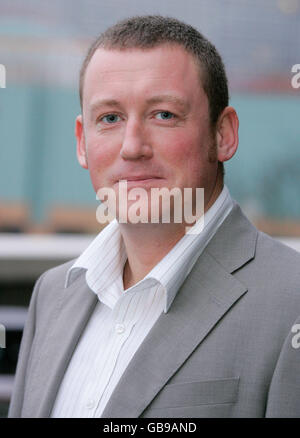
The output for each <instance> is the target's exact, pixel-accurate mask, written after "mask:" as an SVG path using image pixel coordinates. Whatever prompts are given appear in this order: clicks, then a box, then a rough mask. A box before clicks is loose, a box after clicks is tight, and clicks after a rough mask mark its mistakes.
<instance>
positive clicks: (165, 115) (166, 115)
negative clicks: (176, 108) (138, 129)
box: [156, 111, 175, 120]
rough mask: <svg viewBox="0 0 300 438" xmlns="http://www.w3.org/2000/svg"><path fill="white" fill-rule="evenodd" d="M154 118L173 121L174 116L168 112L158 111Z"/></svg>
mask: <svg viewBox="0 0 300 438" xmlns="http://www.w3.org/2000/svg"><path fill="white" fill-rule="evenodd" d="M156 116H159V117H158V118H159V119H160V120H170V119H173V118H174V117H175V116H174V114H173V113H170V112H169V111H160V112H159V113H157V114H156Z"/></svg>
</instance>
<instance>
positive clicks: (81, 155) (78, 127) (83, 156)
mask: <svg viewBox="0 0 300 438" xmlns="http://www.w3.org/2000/svg"><path fill="white" fill-rule="evenodd" d="M75 136H76V153H77V159H78V162H79V164H80V166H82V167H83V168H84V169H88V161H87V150H86V144H85V137H84V130H83V120H82V115H81V114H80V115H79V116H77V117H76V122H75Z"/></svg>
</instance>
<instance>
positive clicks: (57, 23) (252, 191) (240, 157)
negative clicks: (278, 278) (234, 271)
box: [0, 0, 300, 416]
mask: <svg viewBox="0 0 300 438" xmlns="http://www.w3.org/2000/svg"><path fill="white" fill-rule="evenodd" d="M156 13H159V14H162V15H169V16H173V17H176V18H179V19H182V20H183V21H186V22H187V23H190V24H191V25H193V26H195V27H196V28H197V29H198V30H200V32H202V33H203V34H204V35H205V36H207V37H208V38H209V39H210V40H211V41H212V42H213V43H214V44H215V45H216V47H217V49H218V50H219V52H220V53H221V55H222V57H223V59H224V62H225V65H226V69H227V73H228V77H229V85H230V92H231V104H232V105H233V106H234V107H235V108H236V109H237V112H238V115H239V118H240V146H239V149H238V152H237V154H236V156H235V157H234V158H233V159H232V160H230V161H229V162H228V163H226V165H225V170H226V183H227V185H228V186H229V188H230V190H231V192H232V195H233V197H234V198H235V199H236V200H237V201H238V202H239V203H240V204H241V205H242V207H243V208H244V210H245V211H246V213H247V214H248V216H249V217H250V218H251V219H252V220H253V221H254V222H255V223H256V225H257V226H258V227H259V228H260V229H262V230H264V231H266V232H268V233H270V234H273V235H275V236H285V237H286V238H288V237H290V238H294V237H300V201H299V199H300V196H299V194H300V165H299V162H300V124H299V114H300V107H299V98H300V88H298V89H295V88H293V87H292V85H291V80H292V76H293V74H292V72H291V69H292V66H293V65H295V64H300V0H264V1H263V2H262V1H260V0H243V1H241V0H226V1H224V0H187V1H186V2H182V1H181V0H165V1H163V2H162V1H161V0H152V1H151V2H148V1H147V0H111V1H110V2H105V1H103V0H52V1H51V2H41V1H40V0H27V1H26V2H24V1H23V0H13V1H12V0H1V1H0V64H2V65H3V66H4V67H5V70H6V88H0V145H1V147H0V323H2V324H4V322H5V323H6V325H7V328H8V334H7V345H8V346H9V348H7V349H6V350H4V349H1V348H0V416H4V415H6V412H7V406H8V401H9V397H10V391H11V386H12V382H13V374H14V371H15V365H16V360H17V354H18V348H19V342H20V338H21V333H22V327H23V323H24V319H25V314H26V308H27V305H28V303H29V300H30V296H31V292H32V287H33V284H34V282H35V280H36V279H37V277H38V276H39V275H40V273H42V272H43V271H45V270H46V269H48V268H49V267H51V266H55V265H57V264H59V263H62V262H63V261H65V260H70V259H72V258H74V257H76V256H77V255H78V254H79V253H80V252H81V251H82V250H83V249H84V248H85V247H86V246H87V245H88V243H89V242H90V240H91V239H92V237H93V235H94V234H95V233H97V232H98V231H100V229H101V225H100V224H99V223H97V221H96V207H97V206H98V202H97V200H96V195H95V193H94V190H93V188H92V185H91V183H90V180H89V175H88V172H87V171H86V170H84V169H82V168H81V167H80V166H79V164H78V162H77V159H76V153H75V137H74V121H75V117H76V116H77V114H79V113H80V106H79V99H78V91H77V87H78V73H79V68H80V65H81V62H82V60H83V57H84V55H85V52H86V50H87V48H88V46H89V44H90V43H91V42H92V40H93V39H94V38H95V37H96V36H97V35H98V34H99V33H100V32H102V31H103V30H104V29H105V28H107V27H108V26H109V25H111V24H113V23H115V22H116V21H117V20H119V19H122V18H125V17H128V16H132V15H141V14H156ZM0 86H1V84H0ZM23 232H25V233H23ZM41 233H50V234H46V235H43V234H41ZM287 243H289V244H291V246H294V247H295V248H297V249H298V248H299V249H300V247H299V243H298V241H297V240H291V241H287ZM1 319H2V320H1Z"/></svg>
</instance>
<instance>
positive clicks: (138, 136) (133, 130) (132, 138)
mask: <svg viewBox="0 0 300 438" xmlns="http://www.w3.org/2000/svg"><path fill="white" fill-rule="evenodd" d="M149 140H150V139H149V138H148V136H147V133H146V130H145V127H144V126H143V124H142V122H141V121H138V120H131V121H128V122H127V125H126V129H125V132H124V137H123V142H122V147H121V150H120V155H121V157H122V158H123V159H124V160H138V159H140V158H151V157H152V155H153V151H152V147H151V145H150V143H149Z"/></svg>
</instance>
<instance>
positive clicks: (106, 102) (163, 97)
mask: <svg viewBox="0 0 300 438" xmlns="http://www.w3.org/2000/svg"><path fill="white" fill-rule="evenodd" d="M164 102H170V103H174V104H175V105H177V106H178V107H181V108H182V110H184V111H188V109H189V107H190V105H189V104H188V102H187V101H185V100H184V99H181V98H180V97H177V96H173V95H171V94H160V95H157V96H153V97H150V98H149V99H147V100H146V103H147V104H148V105H153V104H156V103H164ZM107 106H114V107H116V106H121V102H119V101H118V100H115V99H100V100H97V101H95V102H93V103H92V104H91V105H90V113H93V112H94V111H97V110H98V109H101V108H102V107H107Z"/></svg>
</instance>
